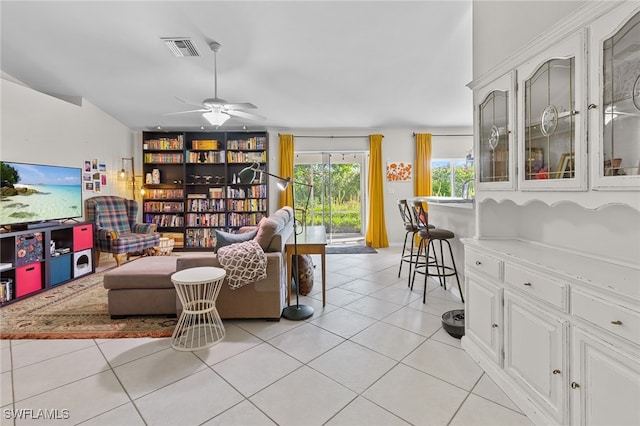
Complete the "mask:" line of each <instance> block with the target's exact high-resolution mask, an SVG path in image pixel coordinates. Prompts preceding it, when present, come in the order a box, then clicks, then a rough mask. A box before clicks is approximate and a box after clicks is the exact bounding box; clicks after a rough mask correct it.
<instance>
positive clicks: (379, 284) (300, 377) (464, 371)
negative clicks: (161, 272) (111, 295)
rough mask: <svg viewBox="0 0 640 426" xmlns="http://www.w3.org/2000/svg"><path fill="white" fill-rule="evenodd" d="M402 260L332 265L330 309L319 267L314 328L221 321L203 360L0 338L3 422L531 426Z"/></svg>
mask: <svg viewBox="0 0 640 426" xmlns="http://www.w3.org/2000/svg"><path fill="white" fill-rule="evenodd" d="M399 250H400V249H399V248H398V247H391V248H388V249H380V250H378V254H361V255H327V275H328V276H327V301H328V303H327V306H326V307H325V308H322V303H321V293H320V289H321V285H320V280H319V269H320V268H319V266H318V267H317V269H318V271H316V272H317V273H316V284H315V285H314V289H313V292H312V294H311V295H309V296H307V297H304V298H302V299H301V302H303V303H305V304H309V305H311V306H313V307H314V309H315V314H314V315H313V316H312V317H311V318H309V319H308V320H306V321H301V322H292V321H288V320H285V319H282V320H281V321H280V322H267V321H225V326H226V330H227V334H226V337H225V339H224V340H223V341H222V342H220V343H219V344H217V345H215V346H213V347H211V348H210V349H208V350H203V351H199V352H194V353H191V352H178V351H175V350H173V349H171V347H170V346H169V340H168V339H151V338H143V339H113V340H111V339H105V340H100V339H95V340H14V341H2V342H1V347H0V351H1V358H0V360H1V371H0V374H1V375H0V378H1V381H2V385H1V399H0V401H1V402H0V405H1V408H2V414H1V420H0V423H1V424H2V425H10V424H15V425H25V424H38V425H46V424H55V425H62V424H65V425H66V424H83V425H118V426H122V425H145V424H146V425H156V424H158V425H273V424H279V425H323V424H325V425H367V426H370V425H407V424H414V425H427V424H428V425H530V424H531V422H530V421H529V420H528V419H527V417H526V416H524V415H523V414H522V413H521V412H520V411H519V409H518V407H517V406H515V405H514V404H513V402H511V401H510V400H509V398H508V397H507V396H506V395H505V394H504V393H503V392H502V391H501V390H500V389H499V388H498V387H497V386H496V385H495V384H494V383H493V382H492V381H491V379H489V377H487V375H486V374H484V372H483V371H482V369H480V368H479V367H478V366H477V365H476V363H475V362H473V361H472V360H471V359H470V358H469V357H468V356H467V355H466V353H465V352H464V350H462V349H461V347H460V341H459V340H457V339H454V338H452V337H450V336H449V335H448V334H447V333H446V332H445V331H444V330H443V329H442V328H441V323H440V315H441V314H442V313H443V312H445V311H448V310H451V309H455V308H461V307H462V306H463V305H462V304H461V303H459V302H458V301H456V299H455V297H453V296H452V295H451V294H450V293H448V292H444V291H443V290H442V289H441V287H440V286H438V285H436V284H434V285H430V286H429V292H428V294H427V304H426V305H423V304H422V297H421V286H416V288H415V289H414V291H410V290H409V289H408V288H407V284H406V276H407V275H406V274H407V272H406V267H405V268H404V269H405V270H404V271H403V276H402V278H400V279H399V278H398V277H397V273H398V259H399V257H400V254H399ZM316 263H317V262H316ZM20 410H23V411H20ZM24 410H26V411H24ZM29 410H31V411H29ZM38 410H46V411H38ZM19 413H22V416H23V419H17V420H16V419H15V415H17V414H19ZM47 416H54V417H58V419H57V420H44V419H43V418H42V417H47ZM25 417H26V419H25Z"/></svg>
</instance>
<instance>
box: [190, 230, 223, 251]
mask: <svg viewBox="0 0 640 426" xmlns="http://www.w3.org/2000/svg"><path fill="white" fill-rule="evenodd" d="M184 237H185V238H184V245H185V247H191V248H193V247H196V248H197V247H215V245H216V237H215V230H214V229H211V228H201V229H193V228H190V229H187V231H186V232H185V236H184Z"/></svg>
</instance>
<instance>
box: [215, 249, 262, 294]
mask: <svg viewBox="0 0 640 426" xmlns="http://www.w3.org/2000/svg"><path fill="white" fill-rule="evenodd" d="M218 261H220V264H221V265H222V267H223V268H224V270H225V271H227V277H226V279H227V283H228V284H229V287H231V289H232V290H235V289H238V288H240V287H242V286H244V285H247V284H249V283H252V282H255V281H259V280H262V279H265V278H267V256H266V255H265V254H264V250H262V247H260V244H258V243H257V242H256V241H254V240H250V241H245V242H242V243H234V244H230V245H228V246H224V247H220V248H219V249H218Z"/></svg>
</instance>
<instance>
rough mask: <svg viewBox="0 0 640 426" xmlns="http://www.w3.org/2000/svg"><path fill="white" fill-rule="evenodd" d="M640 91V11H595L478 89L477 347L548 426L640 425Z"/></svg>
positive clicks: (468, 276)
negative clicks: (515, 82)
mask: <svg viewBox="0 0 640 426" xmlns="http://www.w3.org/2000/svg"><path fill="white" fill-rule="evenodd" d="M512 80H517V85H516V84H512ZM639 80H640V4H639V3H638V2H637V1H622V2H598V1H593V2H591V1H589V2H586V3H585V4H584V5H583V6H582V7H581V8H580V9H578V10H577V11H576V13H575V14H572V16H569V17H567V18H566V19H564V20H563V21H561V22H560V23H559V24H558V26H557V27H554V28H553V29H551V30H550V31H549V32H548V33H545V34H542V35H540V37H539V38H538V39H537V40H535V41H532V42H531V43H530V44H529V45H527V46H524V48H522V49H520V50H519V52H518V53H517V54H515V55H513V56H512V57H510V58H508V59H507V60H505V61H504V62H502V63H501V64H499V65H498V66H497V67H496V68H495V69H494V70H492V71H490V72H489V73H487V74H486V75H483V76H480V77H478V78H477V79H476V80H474V82H472V83H471V84H470V87H471V88H472V89H473V90H474V105H475V116H474V120H475V122H476V123H475V145H474V146H475V150H476V155H475V156H476V158H477V159H478V160H477V161H478V169H477V170H478V172H477V177H476V179H477V183H476V184H477V186H476V188H477V190H476V210H475V214H476V227H475V229H476V235H475V237H474V238H465V239H463V243H464V245H465V294H466V298H465V302H466V304H465V310H466V314H465V321H466V330H465V336H464V337H463V339H462V346H463V348H464V349H465V350H466V351H467V352H468V353H469V355H470V356H471V357H472V358H473V359H474V360H476V361H477V362H478V363H479V364H480V365H481V366H482V367H483V368H484V370H485V371H486V372H487V374H488V375H489V376H490V377H491V378H492V379H493V380H494V381H495V382H496V383H497V384H498V385H499V386H500V387H501V388H502V389H503V390H504V391H505V392H506V393H507V394H508V395H509V397H510V398H511V399H512V400H513V401H514V402H515V403H516V404H518V406H519V407H520V408H521V409H522V410H523V412H525V414H527V416H529V418H530V419H531V420H532V421H533V422H534V423H535V424H562V425H569V424H572V425H602V424H616V425H623V424H633V425H637V424H640V404H639V403H638V401H640V191H639V189H640V169H638V167H640V108H638V107H639V106H640V82H639ZM513 99H515V102H511V100H513ZM636 103H637V104H636ZM512 118H513V120H512ZM514 120H515V121H514ZM509 136H511V137H509ZM501 143H502V145H500V144H501ZM500 161H505V163H504V164H503V163H500ZM511 166H513V167H511Z"/></svg>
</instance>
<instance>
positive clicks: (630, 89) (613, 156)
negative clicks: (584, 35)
mask: <svg viewBox="0 0 640 426" xmlns="http://www.w3.org/2000/svg"><path fill="white" fill-rule="evenodd" d="M626 13H627V11H626V10H624V9H620V10H614V11H613V12H612V13H610V14H609V15H606V16H603V17H602V18H600V19H598V20H596V21H595V22H594V23H593V24H592V25H591V28H590V34H591V37H590V38H591V40H590V43H591V46H592V47H593V49H594V52H597V54H593V55H591V56H590V60H589V62H590V68H591V70H592V71H593V73H594V74H593V76H594V82H592V84H591V85H590V93H589V98H590V102H591V103H590V104H589V108H591V111H590V116H589V120H590V126H589V133H590V134H591V135H593V138H592V140H591V142H592V143H591V151H592V156H591V159H592V162H591V176H592V187H593V189H599V190H607V189H613V190H619V189H624V190H635V191H638V190H640V14H639V13H636V14H635V15H634V16H633V17H632V18H631V19H626ZM612 20H615V21H617V22H619V25H617V26H616V27H614V31H613V32H612V31H611V21H612ZM596 78H597V80H596Z"/></svg>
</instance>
